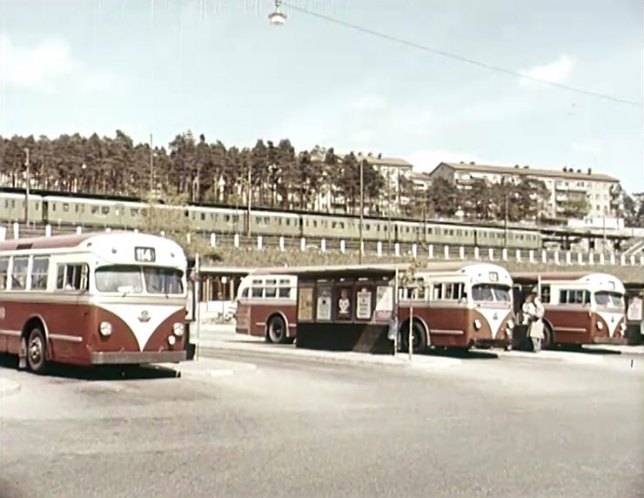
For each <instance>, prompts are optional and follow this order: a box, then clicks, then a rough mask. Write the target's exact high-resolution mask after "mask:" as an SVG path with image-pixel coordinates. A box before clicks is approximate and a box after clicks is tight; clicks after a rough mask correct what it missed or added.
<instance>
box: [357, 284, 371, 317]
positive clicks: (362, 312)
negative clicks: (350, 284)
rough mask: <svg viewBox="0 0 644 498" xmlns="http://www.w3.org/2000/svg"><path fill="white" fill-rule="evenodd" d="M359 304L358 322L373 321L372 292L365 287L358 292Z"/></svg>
mask: <svg viewBox="0 0 644 498" xmlns="http://www.w3.org/2000/svg"><path fill="white" fill-rule="evenodd" d="M356 302H357V303H358V304H357V306H356V318H357V319H358V320H370V319H371V291H370V290H369V289H367V288H365V287H363V288H362V289H360V290H359V291H358V292H357V299H356Z"/></svg>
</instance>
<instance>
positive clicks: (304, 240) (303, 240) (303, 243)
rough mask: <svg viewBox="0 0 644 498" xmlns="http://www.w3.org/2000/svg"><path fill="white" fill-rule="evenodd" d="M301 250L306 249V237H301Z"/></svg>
mask: <svg viewBox="0 0 644 498" xmlns="http://www.w3.org/2000/svg"><path fill="white" fill-rule="evenodd" d="M300 251H302V252H304V251H306V239H305V238H304V237H302V238H301V239H300Z"/></svg>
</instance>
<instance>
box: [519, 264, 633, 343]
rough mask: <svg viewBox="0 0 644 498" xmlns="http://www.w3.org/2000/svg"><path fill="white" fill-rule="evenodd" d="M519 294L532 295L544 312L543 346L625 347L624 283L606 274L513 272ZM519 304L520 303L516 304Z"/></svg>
mask: <svg viewBox="0 0 644 498" xmlns="http://www.w3.org/2000/svg"><path fill="white" fill-rule="evenodd" d="M512 278H513V280H514V282H515V284H516V286H517V287H518V288H520V289H521V294H522V295H525V294H526V291H527V292H530V291H533V292H535V293H536V294H537V295H538V296H539V297H540V299H541V302H542V304H543V307H544V309H545V315H544V318H543V320H544V340H543V347H544V348H548V347H551V346H553V345H556V344H562V345H577V346H580V345H582V344H601V343H607V344H610V343H612V344H625V343H626V342H627V338H626V309H625V308H626V305H625V301H624V293H625V289H624V284H623V283H622V281H621V280H620V279H618V278H617V277H615V276H613V275H609V274H606V273H595V272H590V271H588V272H575V273H572V272H557V273H536V272H535V273H516V274H513V275H512ZM518 304H521V303H518Z"/></svg>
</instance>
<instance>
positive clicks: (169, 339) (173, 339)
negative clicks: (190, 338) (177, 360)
mask: <svg viewBox="0 0 644 498" xmlns="http://www.w3.org/2000/svg"><path fill="white" fill-rule="evenodd" d="M176 342H177V339H175V337H174V336H173V335H171V336H170V337H168V344H170V346H174V344H175V343H176Z"/></svg>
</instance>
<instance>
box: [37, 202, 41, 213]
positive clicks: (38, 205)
mask: <svg viewBox="0 0 644 498" xmlns="http://www.w3.org/2000/svg"><path fill="white" fill-rule="evenodd" d="M39 209H40V202H36V211H38V210H39Z"/></svg>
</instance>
